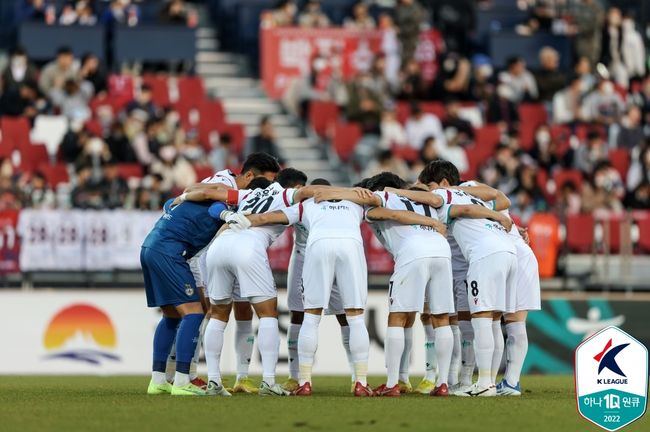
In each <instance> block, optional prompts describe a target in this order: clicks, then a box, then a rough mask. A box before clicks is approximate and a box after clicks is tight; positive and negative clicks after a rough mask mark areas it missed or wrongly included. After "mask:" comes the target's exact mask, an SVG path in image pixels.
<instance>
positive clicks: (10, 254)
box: [0, 210, 20, 274]
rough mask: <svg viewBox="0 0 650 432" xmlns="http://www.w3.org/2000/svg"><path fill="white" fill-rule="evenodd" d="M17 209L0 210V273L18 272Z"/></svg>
mask: <svg viewBox="0 0 650 432" xmlns="http://www.w3.org/2000/svg"><path fill="white" fill-rule="evenodd" d="M18 212H19V211H18V210H4V211H1V212H0V274H7V273H18V272H20V265H19V257H20V241H19V240H18V233H17V226H18Z"/></svg>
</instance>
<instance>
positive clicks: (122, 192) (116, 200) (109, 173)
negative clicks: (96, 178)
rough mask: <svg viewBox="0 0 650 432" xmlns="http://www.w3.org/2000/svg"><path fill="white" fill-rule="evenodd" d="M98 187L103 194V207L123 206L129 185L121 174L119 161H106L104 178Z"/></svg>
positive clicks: (114, 207)
mask: <svg viewBox="0 0 650 432" xmlns="http://www.w3.org/2000/svg"><path fill="white" fill-rule="evenodd" d="M97 187H98V189H99V190H100V192H101V194H102V200H103V207H104V208H108V209H116V208H119V207H122V206H123V205H124V202H125V201H126V198H127V195H128V193H129V186H128V185H127V183H126V180H124V178H122V177H121V176H120V173H119V170H118V167H117V162H116V161H115V160H113V159H111V160H108V161H107V162H106V163H104V166H103V176H102V180H101V181H100V182H99V184H98V186H97Z"/></svg>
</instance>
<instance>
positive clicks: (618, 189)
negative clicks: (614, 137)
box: [582, 161, 625, 213]
mask: <svg viewBox="0 0 650 432" xmlns="http://www.w3.org/2000/svg"><path fill="white" fill-rule="evenodd" d="M624 194H625V188H624V187H623V182H622V181H621V177H620V175H619V174H618V171H616V170H615V169H614V168H613V167H612V166H611V164H610V163H609V162H608V161H601V162H599V163H598V164H597V165H596V166H595V168H594V171H593V174H592V175H591V180H590V181H589V182H587V183H586V184H584V185H583V186H582V211H583V212H585V213H592V212H598V211H602V210H610V211H614V212H621V211H623V203H622V202H621V199H622V198H623V196H624Z"/></svg>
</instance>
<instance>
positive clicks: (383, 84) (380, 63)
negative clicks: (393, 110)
mask: <svg viewBox="0 0 650 432" xmlns="http://www.w3.org/2000/svg"><path fill="white" fill-rule="evenodd" d="M370 77H371V79H372V83H371V88H372V90H373V91H374V92H375V93H377V94H378V95H380V97H381V100H382V105H383V106H386V105H387V104H388V103H389V102H391V101H392V99H393V92H392V88H391V85H390V83H389V82H388V79H386V57H384V56H383V55H382V54H379V55H377V56H375V58H374V59H373V60H372V67H371V68H370Z"/></svg>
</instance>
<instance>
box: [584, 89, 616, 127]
mask: <svg viewBox="0 0 650 432" xmlns="http://www.w3.org/2000/svg"><path fill="white" fill-rule="evenodd" d="M624 110H625V104H624V103H623V99H621V96H619V95H618V93H616V91H615V90H614V84H612V82H611V81H608V80H605V79H602V80H600V81H599V82H598V86H597V87H596V89H595V90H594V91H592V92H591V93H589V94H588V95H587V96H586V97H585V99H584V102H583V104H582V119H583V120H584V121H590V122H595V123H600V124H602V125H605V126H609V125H611V124H613V123H616V122H618V121H619V119H620V117H621V115H622V114H623V111H624Z"/></svg>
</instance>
